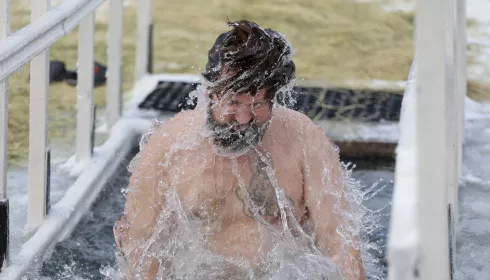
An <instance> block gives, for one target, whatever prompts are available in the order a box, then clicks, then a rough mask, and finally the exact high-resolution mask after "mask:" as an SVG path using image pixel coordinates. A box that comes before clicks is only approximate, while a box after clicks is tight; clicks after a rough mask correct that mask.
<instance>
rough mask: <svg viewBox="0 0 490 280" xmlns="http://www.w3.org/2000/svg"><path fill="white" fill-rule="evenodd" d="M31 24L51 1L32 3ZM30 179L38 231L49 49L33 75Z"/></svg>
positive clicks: (31, 219)
mask: <svg viewBox="0 0 490 280" xmlns="http://www.w3.org/2000/svg"><path fill="white" fill-rule="evenodd" d="M31 5H32V11H31V21H34V20H36V19H37V18H39V17H41V16H42V15H44V13H46V12H47V11H48V9H49V0H36V1H32V2H31ZM30 77H31V80H30V115H29V177H28V201H29V202H28V211H27V227H28V228H29V229H34V228H37V227H39V226H40V225H41V224H42V222H43V221H44V217H45V215H46V200H44V199H39V198H44V197H45V196H46V147H47V142H48V102H49V97H48V94H49V48H48V49H47V50H46V51H44V52H42V53H41V54H39V55H38V56H36V57H34V58H33V59H32V61H31V73H30Z"/></svg>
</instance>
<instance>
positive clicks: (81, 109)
mask: <svg viewBox="0 0 490 280" xmlns="http://www.w3.org/2000/svg"><path fill="white" fill-rule="evenodd" d="M94 30H95V16H94V13H91V14H90V15H88V16H87V17H86V18H85V19H84V20H83V21H82V22H81V23H80V27H79V35H78V74H77V78H78V81H77V91H78V99H77V140H76V145H77V154H76V157H77V161H78V162H84V161H88V160H90V159H91V158H92V145H91V141H90V138H91V134H92V126H93V124H92V98H93V96H92V95H93V88H94V40H95V36H94Z"/></svg>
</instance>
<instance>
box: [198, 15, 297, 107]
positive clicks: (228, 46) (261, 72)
mask: <svg viewBox="0 0 490 280" xmlns="http://www.w3.org/2000/svg"><path fill="white" fill-rule="evenodd" d="M227 24H228V25H229V26H231V27H232V30H230V31H228V32H225V33H222V34H221V35H219V36H218V38H217V39H216V42H215V43H214V45H213V47H212V48H211V49H210V50H209V52H208V62H207V64H206V68H205V70H204V71H203V73H202V75H203V76H204V78H205V79H206V80H207V81H208V82H210V84H209V85H208V90H209V91H210V93H212V94H216V95H218V96H220V95H223V94H225V93H231V94H245V93H250V94H252V95H255V94H256V93H257V92H258V91H259V90H261V89H266V96H265V98H267V99H270V100H272V99H274V97H275V96H276V93H277V92H278V90H280V89H281V88H283V87H285V86H286V85H288V84H289V83H290V82H291V81H292V80H294V79H295V78H296V67H295V65H294V62H293V61H292V59H291V57H292V55H293V49H292V47H291V45H290V44H289V42H288V41H287V40H286V39H285V37H284V36H283V35H282V34H281V33H279V32H277V31H274V30H272V29H269V28H266V29H263V28H261V27H260V26H259V25H258V24H257V23H255V22H252V21H248V20H241V21H235V22H230V21H229V20H228V21H227Z"/></svg>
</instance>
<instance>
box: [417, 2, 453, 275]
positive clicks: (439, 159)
mask: <svg viewBox="0 0 490 280" xmlns="http://www.w3.org/2000/svg"><path fill="white" fill-rule="evenodd" d="M448 5H449V3H448V1H445V0H419V1H417V7H416V19H415V53H416V57H417V70H416V79H417V104H416V108H417V113H416V114H415V116H416V125H417V133H416V134H417V135H416V143H415V145H416V146H417V148H418V149H417V160H416V163H417V167H418V169H417V173H416V174H415V175H416V177H417V186H418V201H419V213H418V215H419V224H420V279H421V280H434V279H449V278H450V276H449V274H450V272H449V270H450V268H449V236H448V210H447V209H448V208H447V207H448V183H449V178H450V174H448V168H447V164H446V162H447V161H448V160H451V158H450V156H449V155H448V147H447V144H448V142H447V137H448V136H449V135H448V125H449V122H448V116H447V114H446V111H447V109H448V108H447V98H450V97H449V96H448V83H447V73H446V72H447V71H451V69H448V67H447V56H446V45H447V41H446V24H447V21H446V20H447V15H448V11H449V6H448Z"/></svg>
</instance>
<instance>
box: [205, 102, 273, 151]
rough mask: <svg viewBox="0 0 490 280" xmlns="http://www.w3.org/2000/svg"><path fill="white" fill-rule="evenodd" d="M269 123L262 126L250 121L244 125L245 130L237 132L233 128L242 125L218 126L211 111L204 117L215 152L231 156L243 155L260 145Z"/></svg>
mask: <svg viewBox="0 0 490 280" xmlns="http://www.w3.org/2000/svg"><path fill="white" fill-rule="evenodd" d="M269 122H270V120H269V121H268V122H266V123H264V124H258V123H257V122H255V121H252V122H250V123H249V124H247V125H245V126H246V128H245V129H242V130H240V131H237V130H235V129H233V128H234V127H240V126H242V127H243V125H240V124H238V123H231V124H220V123H218V122H217V121H216V120H215V119H214V117H213V115H212V113H211V109H208V110H207V117H206V127H207V129H208V131H209V132H210V136H211V138H212V140H213V144H214V147H215V148H216V150H217V152H219V153H220V154H223V155H233V156H240V155H243V154H245V153H247V152H248V151H249V150H250V149H252V148H254V147H256V146H258V145H260V144H261V142H262V137H263V136H264V134H265V131H266V129H267V127H268V126H269Z"/></svg>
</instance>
